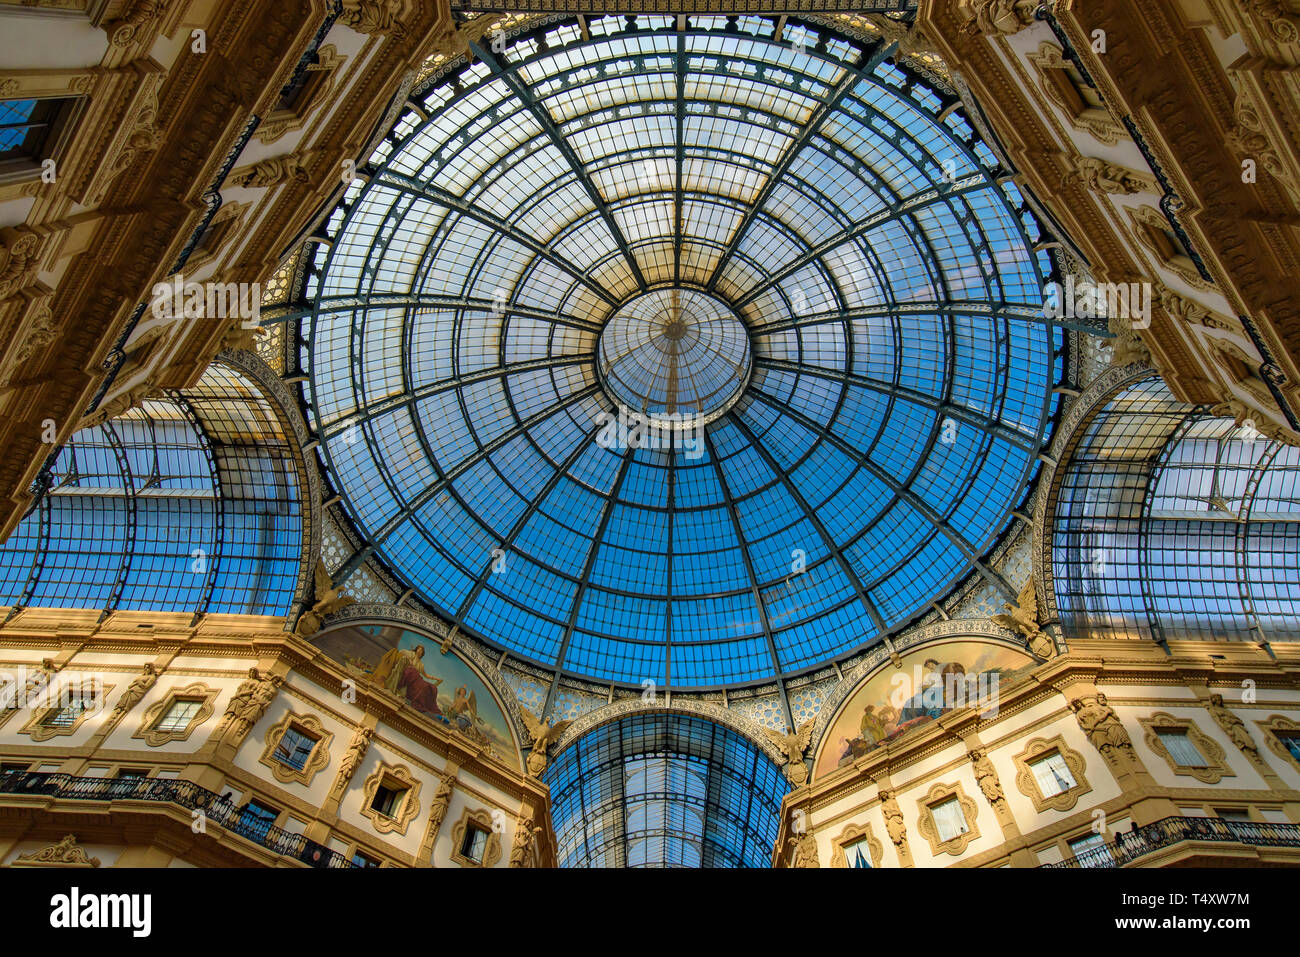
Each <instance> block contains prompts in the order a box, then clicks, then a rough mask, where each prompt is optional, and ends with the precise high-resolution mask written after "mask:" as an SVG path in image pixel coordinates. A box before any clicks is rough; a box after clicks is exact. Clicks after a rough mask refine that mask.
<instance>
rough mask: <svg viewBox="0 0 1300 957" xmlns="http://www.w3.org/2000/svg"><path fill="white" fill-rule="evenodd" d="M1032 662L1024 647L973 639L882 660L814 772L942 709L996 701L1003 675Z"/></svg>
mask: <svg viewBox="0 0 1300 957" xmlns="http://www.w3.org/2000/svg"><path fill="white" fill-rule="evenodd" d="M1033 664H1034V659H1033V658H1031V657H1030V656H1029V655H1028V654H1026V653H1025V652H1023V651H1018V650H1017V649H1015V648H1011V647H1009V646H1007V645H1002V644H995V643H993V642H986V641H977V640H957V641H946V642H942V643H938V644H933V643H931V644H926V645H925V646H924V647H922V648H918V649H916V650H913V651H909V652H905V653H904V654H903V656H902V659H901V665H902V666H901V667H900V668H895V667H893V666H891V665H889V664H888V663H887V664H886V665H885V667H883V668H882V669H880V670H879V671H877V672H876V673H875V674H873V675H872V676H871V677H869V678H868V679H867V680H866V681H864V682H863V683H862V684H861V685H860V686H859V687H858V688H857V690H855V691H854V692H853V694H852V695H851V696H850V697H849V699H848V701H847V703H846V704H845V705H844V707H843V708H842V709H841V710H840V713H839V714H838V715H836V717H835V719H834V721H833V722H832V724H831V728H830V730H829V731H828V732H827V734H826V737H825V739H824V742H823V744H822V746H821V751H820V752H819V754H818V757H817V764H816V768H815V770H814V777H820V776H821V775H823V774H826V773H828V772H830V771H833V770H835V769H836V768H837V767H843V766H844V765H846V764H852V763H853V762H854V761H855V760H857V759H858V758H860V757H862V756H863V755H864V754H868V753H870V752H871V751H873V750H875V749H876V748H878V747H880V746H881V745H882V744H886V743H888V742H890V741H893V740H895V739H897V738H898V737H899V736H900V735H903V734H906V733H907V732H908V731H910V730H912V729H913V728H916V727H920V726H921V725H924V724H928V723H929V722H931V721H933V720H934V719H935V718H937V717H939V715H941V714H943V713H944V712H946V711H951V710H953V709H954V708H961V707H967V706H970V705H973V704H975V703H976V702H985V703H987V702H988V701H989V699H990V697H993V698H994V700H996V694H997V689H998V687H999V685H1000V684H1001V683H1002V681H1003V680H1004V679H1005V678H1007V677H1009V676H1010V675H1011V674H1013V673H1014V672H1016V671H1019V670H1021V669H1023V668H1026V667H1031V666H1032V665H1033Z"/></svg>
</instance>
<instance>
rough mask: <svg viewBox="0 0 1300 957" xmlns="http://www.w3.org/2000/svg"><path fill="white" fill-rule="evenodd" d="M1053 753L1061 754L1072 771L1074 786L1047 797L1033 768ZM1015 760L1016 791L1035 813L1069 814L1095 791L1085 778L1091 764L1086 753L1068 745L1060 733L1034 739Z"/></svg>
mask: <svg viewBox="0 0 1300 957" xmlns="http://www.w3.org/2000/svg"><path fill="white" fill-rule="evenodd" d="M1053 753H1056V754H1059V755H1060V756H1061V760H1062V761H1064V762H1065V766H1066V767H1067V768H1069V769H1070V775H1071V776H1072V777H1073V778H1074V787H1072V788H1070V789H1068V790H1066V791H1061V792H1059V793H1057V794H1050V795H1044V794H1043V793H1042V791H1041V790H1040V789H1039V787H1038V779H1037V778H1036V777H1035V776H1034V769H1033V767H1031V765H1032V764H1033V763H1034V762H1035V761H1038V760H1039V759H1041V758H1044V757H1047V756H1048V755H1050V754H1053ZM1012 760H1014V761H1015V763H1016V789H1017V790H1019V791H1020V793H1021V794H1023V795H1024V796H1025V797H1027V798H1029V800H1030V801H1032V802H1033V804H1034V810H1035V811H1037V812H1038V813H1039V814H1042V813H1043V812H1044V811H1046V810H1048V809H1051V810H1055V811H1069V810H1071V809H1072V808H1073V807H1074V806H1075V805H1076V804H1078V803H1079V798H1081V797H1082V796H1083V795H1085V794H1087V793H1088V792H1089V791H1091V790H1092V785H1090V784H1089V783H1088V779H1087V777H1086V776H1085V772H1086V771H1087V769H1088V762H1087V761H1086V760H1084V757H1083V755H1082V754H1080V753H1079V752H1078V751H1075V750H1073V749H1072V748H1071V747H1070V746H1069V745H1067V744H1066V743H1065V738H1063V737H1061V736H1060V735H1059V734H1058V735H1056V736H1055V737H1052V738H1033V739H1031V740H1030V741H1029V742H1028V743H1026V745H1025V749H1024V750H1023V751H1021V752H1020V753H1019V754H1017V755H1016V756H1015V757H1014V758H1013V759H1012Z"/></svg>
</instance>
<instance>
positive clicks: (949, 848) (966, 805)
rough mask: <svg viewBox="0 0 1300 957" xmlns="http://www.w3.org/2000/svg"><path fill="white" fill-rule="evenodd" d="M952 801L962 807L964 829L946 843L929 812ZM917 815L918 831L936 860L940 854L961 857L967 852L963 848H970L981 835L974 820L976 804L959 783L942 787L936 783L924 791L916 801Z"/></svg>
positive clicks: (942, 785)
mask: <svg viewBox="0 0 1300 957" xmlns="http://www.w3.org/2000/svg"><path fill="white" fill-rule="evenodd" d="M953 799H956V801H957V806H958V807H960V808H961V813H962V818H963V820H964V821H965V823H966V830H965V831H963V832H962V833H960V834H957V835H956V836H954V837H950V838H948V840H946V841H945V840H942V839H941V838H940V837H939V826H938V825H937V824H936V823H935V820H934V815H933V814H932V813H931V809H932V808H934V807H937V806H938V805H940V804H944V803H946V802H948V801H950V800H953ZM916 812H917V825H916V827H917V830H918V831H920V832H921V836H922V837H924V838H925V839H926V840H927V841H928V842H929V844H930V851H931V853H933V854H934V856H935V857H938V856H939V855H940V854H951V855H952V856H953V857H960V856H961V855H962V854H964V853H966V848H967V847H968V846H970V843H971V842H972V841H975V840H978V838H979V836H980V829H979V822H978V820H977V818H978V815H979V809H978V808H977V807H976V806H975V801H974V800H973V799H972V798H969V797H967V796H966V792H965V791H963V790H962V787H961V784H960V783H956V782H954V783H953V784H943V783H941V782H935V783H934V784H933V785H931V786H930V790H929V791H927V792H926V794H925V796H924V797H922V798H919V799H917V802H916Z"/></svg>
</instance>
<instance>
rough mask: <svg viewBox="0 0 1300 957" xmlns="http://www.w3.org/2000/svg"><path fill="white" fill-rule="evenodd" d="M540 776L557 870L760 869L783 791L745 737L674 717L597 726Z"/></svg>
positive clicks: (768, 853)
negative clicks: (548, 808) (546, 794)
mask: <svg viewBox="0 0 1300 957" xmlns="http://www.w3.org/2000/svg"><path fill="white" fill-rule="evenodd" d="M544 780H545V781H546V785H547V787H549V788H550V792H551V801H552V814H551V817H552V820H553V821H554V822H555V837H556V841H557V843H558V849H557V854H556V857H557V859H558V860H559V863H560V866H561V867H768V866H770V864H771V859H772V848H773V846H774V845H775V843H776V835H777V828H778V824H779V815H780V810H781V800H782V798H784V797H785V795H786V792H787V791H789V790H790V785H789V784H788V783H787V782H786V779H785V776H784V775H783V774H782V773H781V771H780V769H778V768H777V766H776V765H775V764H773V763H772V762H771V761H770V760H768V758H767V757H766V756H765V755H764V754H763V753H762V752H761V751H759V749H758V748H757V747H755V746H754V745H753V743H751V742H750V741H747V740H746V739H745V738H743V737H742V736H741V735H739V734H737V733H736V732H735V731H732V730H731V729H730V728H726V727H723V726H722V725H719V724H714V723H713V722H712V721H706V720H705V719H703V718H696V717H690V716H686V715H680V714H645V715H636V716H634V717H630V718H623V719H622V720H620V721H615V722H613V723H611V724H605V725H601V726H600V727H598V728H596V729H594V730H593V731H590V732H588V733H587V734H585V735H583V736H582V737H581V738H579V739H578V740H577V741H576V742H574V744H573V745H571V746H570V747H568V748H565V749H564V750H563V751H561V752H560V753H559V754H558V755H556V757H555V760H553V761H552V762H551V764H550V766H549V767H548V768H547V769H546V774H545V776H544Z"/></svg>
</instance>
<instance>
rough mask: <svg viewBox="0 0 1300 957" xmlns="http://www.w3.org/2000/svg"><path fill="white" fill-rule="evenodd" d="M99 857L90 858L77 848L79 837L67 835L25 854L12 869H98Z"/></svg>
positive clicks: (14, 863)
mask: <svg viewBox="0 0 1300 957" xmlns="http://www.w3.org/2000/svg"><path fill="white" fill-rule="evenodd" d="M99 864H100V860H99V858H98V857H90V856H88V855H87V854H86V852H85V851H84V850H83V849H82V848H80V847H78V846H77V836H76V835H75V834H67V835H65V836H64V838H63V840H61V841H59V842H57V843H55V844H49V845H46V846H45V847H42V848H41V849H40V850H37V851H32V853H30V854H23V855H22V856H20V857H19V858H18V859H17V860H15V861H14V862H13V863H12V864H10V865H9V866H10V867H98V866H99Z"/></svg>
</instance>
